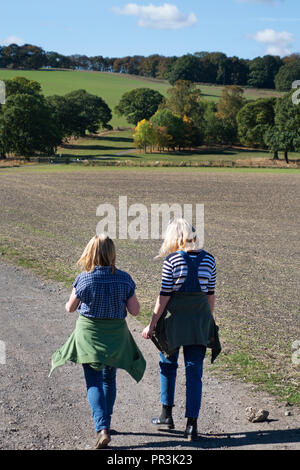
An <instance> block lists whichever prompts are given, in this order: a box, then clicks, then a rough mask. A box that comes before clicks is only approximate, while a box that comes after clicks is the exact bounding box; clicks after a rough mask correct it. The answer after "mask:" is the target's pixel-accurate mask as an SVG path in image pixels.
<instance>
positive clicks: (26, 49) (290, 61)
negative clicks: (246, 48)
mask: <svg viewBox="0 0 300 470" xmlns="http://www.w3.org/2000/svg"><path fill="white" fill-rule="evenodd" d="M43 67H44V68H45V67H46V68H54V69H61V68H63V69H73V70H91V71H98V72H115V73H126V74H134V75H140V76H144V77H150V78H155V79H162V80H168V81H169V83H170V84H171V85H173V84H174V83H175V82H176V81H178V80H189V81H191V82H196V83H210V84H216V85H238V86H249V87H254V88H270V89H272V88H273V89H274V88H276V89H277V90H278V91H288V90H290V89H291V85H292V83H293V81H295V80H300V54H291V55H289V56H286V57H283V58H281V57H279V56H272V55H265V56H263V57H256V58H254V59H251V60H250V59H242V58H239V57H236V56H234V57H228V56H227V55H226V54H224V53H222V52H206V51H202V52H196V53H194V54H185V55H183V56H181V57H177V56H172V57H165V56H162V55H159V54H153V55H150V56H148V57H144V56H140V55H135V56H128V57H122V58H120V57H119V58H118V57H103V56H101V55H98V56H92V57H88V56H86V55H80V54H73V55H69V56H66V55H63V54H59V53H58V52H55V51H49V52H47V51H44V50H43V49H42V48H41V47H38V46H35V45H31V44H24V45H22V46H19V45H17V44H10V45H9V46H0V68H7V69H33V70H37V69H40V68H43Z"/></svg>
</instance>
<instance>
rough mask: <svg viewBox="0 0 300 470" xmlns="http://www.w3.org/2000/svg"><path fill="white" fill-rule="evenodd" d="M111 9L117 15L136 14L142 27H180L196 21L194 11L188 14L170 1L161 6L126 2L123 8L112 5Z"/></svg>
mask: <svg viewBox="0 0 300 470" xmlns="http://www.w3.org/2000/svg"><path fill="white" fill-rule="evenodd" d="M113 10H114V12H115V13H117V14H119V15H127V16H137V17H138V25H139V26H140V27H142V28H154V29H181V28H186V27H189V26H192V25H194V24H195V23H196V22H197V18H196V15H195V14H194V13H190V14H189V15H187V14H185V13H182V12H180V11H179V10H178V8H177V7H176V6H175V5H171V4H170V3H164V4H163V5H161V6H155V5H152V4H149V5H144V6H141V5H137V4H136V3H128V4H127V5H125V7H124V8H120V7H114V8H113Z"/></svg>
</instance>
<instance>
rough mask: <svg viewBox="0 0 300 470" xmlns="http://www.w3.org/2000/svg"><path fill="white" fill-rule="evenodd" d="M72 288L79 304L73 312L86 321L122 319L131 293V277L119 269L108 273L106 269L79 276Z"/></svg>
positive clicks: (101, 268)
mask: <svg viewBox="0 0 300 470" xmlns="http://www.w3.org/2000/svg"><path fill="white" fill-rule="evenodd" d="M73 287H75V291H76V296H77V298H78V299H79V300H80V302H81V303H80V305H79V307H78V309H77V311H78V312H79V313H80V314H81V315H84V316H85V317H90V318H119V319H120V318H125V317H126V315H127V310H126V302H127V300H128V299H129V298H130V297H132V296H133V294H134V291H135V283H134V281H133V280H132V278H131V276H130V275H129V274H128V273H126V272H125V271H120V270H119V269H116V272H115V274H112V270H111V267H110V266H96V267H95V269H94V270H93V271H91V272H89V273H86V272H83V273H81V274H79V275H78V276H77V277H76V279H75V281H74V283H73Z"/></svg>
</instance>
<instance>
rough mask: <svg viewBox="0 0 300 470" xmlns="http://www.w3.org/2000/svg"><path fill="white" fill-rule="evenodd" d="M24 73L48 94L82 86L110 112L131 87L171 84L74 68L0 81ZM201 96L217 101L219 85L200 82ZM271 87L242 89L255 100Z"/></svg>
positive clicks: (1, 72)
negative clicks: (102, 102) (106, 106)
mask: <svg viewBox="0 0 300 470" xmlns="http://www.w3.org/2000/svg"><path fill="white" fill-rule="evenodd" d="M16 76H23V77H26V78H28V79H30V80H36V81H37V82H39V83H40V84H41V86H42V91H43V93H44V94H45V95H46V96H48V95H54V94H58V95H64V94H66V93H68V92H70V91H73V90H77V89H85V90H87V91H88V92H89V93H93V94H95V95H98V96H101V97H102V98H103V99H104V100H105V101H106V102H107V104H108V105H109V106H110V108H111V109H112V111H113V110H114V107H115V106H116V105H117V104H118V102H119V100H120V98H121V96H122V95H123V94H124V93H125V92H127V91H130V90H132V89H134V88H143V87H146V88H153V89H154V90H158V91H159V92H160V93H162V94H163V95H165V94H166V91H167V89H168V88H170V84H169V83H168V82H166V81H159V80H152V79H145V78H143V77H138V76H130V75H121V74H115V73H100V72H85V71H73V70H59V71H57V70H37V71H32V70H5V69H0V80H6V79H11V78H13V77H16ZM199 87H200V89H201V91H202V93H203V97H204V98H205V99H208V100H214V101H218V100H219V97H220V96H221V93H222V89H223V87H222V86H213V85H211V86H210V85H199ZM278 95H279V94H278V92H275V91H274V90H258V89H251V88H245V97H247V98H249V99H256V98H261V97H267V96H278ZM111 125H112V126H113V127H114V128H116V127H127V126H128V123H127V121H126V119H124V118H123V117H119V116H116V115H115V114H114V115H113V119H112V121H111Z"/></svg>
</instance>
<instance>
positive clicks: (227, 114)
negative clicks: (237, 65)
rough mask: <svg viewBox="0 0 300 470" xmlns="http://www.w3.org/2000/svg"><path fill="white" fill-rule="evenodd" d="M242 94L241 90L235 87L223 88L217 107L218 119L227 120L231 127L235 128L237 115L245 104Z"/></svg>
mask: <svg viewBox="0 0 300 470" xmlns="http://www.w3.org/2000/svg"><path fill="white" fill-rule="evenodd" d="M243 94H244V90H243V88H241V87H239V86H237V85H228V86H226V87H224V88H223V90H222V94H221V97H220V101H219V103H218V106H217V115H218V117H220V118H222V119H227V120H228V121H229V122H230V123H231V124H232V125H234V126H237V122H236V116H237V113H238V112H239V110H240V109H242V107H243V106H244V105H245V104H246V99H245V98H244V96H243Z"/></svg>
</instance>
